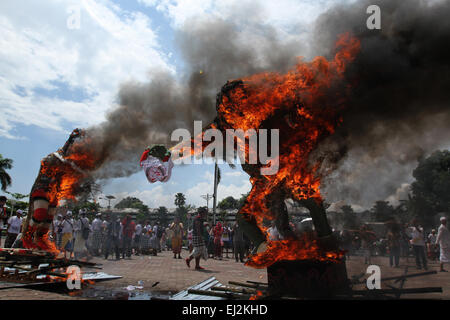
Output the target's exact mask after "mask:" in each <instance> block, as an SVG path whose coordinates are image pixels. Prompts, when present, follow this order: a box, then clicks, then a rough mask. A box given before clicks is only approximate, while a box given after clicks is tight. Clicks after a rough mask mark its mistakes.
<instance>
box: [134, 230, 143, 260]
mask: <svg viewBox="0 0 450 320" xmlns="http://www.w3.org/2000/svg"><path fill="white" fill-rule="evenodd" d="M141 235H142V224H141V223H140V222H139V223H138V224H137V225H136V229H134V252H135V254H136V255H137V256H138V255H139V254H140V252H141Z"/></svg>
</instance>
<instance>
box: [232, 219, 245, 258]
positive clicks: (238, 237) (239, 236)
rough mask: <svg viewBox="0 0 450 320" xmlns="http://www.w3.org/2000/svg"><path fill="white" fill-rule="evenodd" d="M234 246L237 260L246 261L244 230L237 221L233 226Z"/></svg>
mask: <svg viewBox="0 0 450 320" xmlns="http://www.w3.org/2000/svg"><path fill="white" fill-rule="evenodd" d="M233 246H234V258H235V260H236V262H238V261H240V262H244V256H245V239H244V232H243V231H242V228H241V227H240V226H239V223H237V222H235V223H234V226H233Z"/></svg>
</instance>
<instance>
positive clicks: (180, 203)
mask: <svg viewBox="0 0 450 320" xmlns="http://www.w3.org/2000/svg"><path fill="white" fill-rule="evenodd" d="M185 204H186V197H185V196H184V194H183V193H181V192H178V193H177V194H176V195H175V205H176V206H177V208H181V207H184V205H185Z"/></svg>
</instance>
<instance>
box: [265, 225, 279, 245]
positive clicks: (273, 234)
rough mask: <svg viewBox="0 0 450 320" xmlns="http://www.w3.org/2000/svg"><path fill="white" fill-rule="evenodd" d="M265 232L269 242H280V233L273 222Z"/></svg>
mask: <svg viewBox="0 0 450 320" xmlns="http://www.w3.org/2000/svg"><path fill="white" fill-rule="evenodd" d="M267 232H268V233H269V240H270V241H277V240H280V233H279V232H278V229H277V227H276V226H275V222H274V221H272V222H271V226H270V228H269V229H267Z"/></svg>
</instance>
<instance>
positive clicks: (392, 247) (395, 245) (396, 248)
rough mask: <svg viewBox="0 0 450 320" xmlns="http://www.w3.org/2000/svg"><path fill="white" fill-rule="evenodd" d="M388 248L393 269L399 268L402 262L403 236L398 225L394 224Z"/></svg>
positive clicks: (388, 236)
mask: <svg viewBox="0 0 450 320" xmlns="http://www.w3.org/2000/svg"><path fill="white" fill-rule="evenodd" d="M387 241H388V248H389V264H390V266H391V267H393V266H395V267H396V268H398V265H399V262H400V245H401V236H400V228H399V226H398V225H397V224H392V225H391V227H390V230H389V232H388V234H387Z"/></svg>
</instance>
